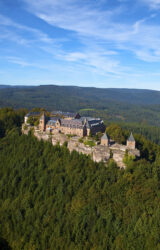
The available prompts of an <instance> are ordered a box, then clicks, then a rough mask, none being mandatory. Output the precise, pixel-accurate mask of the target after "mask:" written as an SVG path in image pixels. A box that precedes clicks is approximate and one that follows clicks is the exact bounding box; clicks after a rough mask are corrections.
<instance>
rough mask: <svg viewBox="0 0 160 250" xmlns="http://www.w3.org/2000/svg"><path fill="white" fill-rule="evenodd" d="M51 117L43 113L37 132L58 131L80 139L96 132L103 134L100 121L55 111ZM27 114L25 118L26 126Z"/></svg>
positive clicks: (30, 114)
mask: <svg viewBox="0 0 160 250" xmlns="http://www.w3.org/2000/svg"><path fill="white" fill-rule="evenodd" d="M51 114H52V116H46V114H45V112H43V114H42V115H41V117H40V120H39V130H40V131H46V132H54V131H58V132H61V133H64V134H71V135H77V136H80V137H83V136H89V135H95V134H96V133H97V132H102V133H103V132H104V131H105V125H104V122H103V120H102V119H100V118H92V117H81V116H80V114H79V113H70V112H62V111H55V112H52V113H51ZM29 116H32V113H29V114H27V115H26V116H25V119H24V121H25V123H26V124H27V121H28V118H29Z"/></svg>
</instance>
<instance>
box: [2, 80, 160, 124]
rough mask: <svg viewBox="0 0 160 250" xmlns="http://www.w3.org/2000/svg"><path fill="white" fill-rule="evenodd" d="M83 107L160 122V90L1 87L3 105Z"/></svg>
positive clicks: (110, 115)
mask: <svg viewBox="0 0 160 250" xmlns="http://www.w3.org/2000/svg"><path fill="white" fill-rule="evenodd" d="M5 106H12V107H14V108H28V109H32V108H33V107H44V108H46V109H47V110H57V109H58V110H63V111H80V112H81V113H82V114H85V115H96V116H101V117H103V118H104V119H106V120H122V121H123V120H125V121H131V122H132V121H136V122H137V121H138V122H149V123H150V124H152V125H154V124H156V125H157V124H160V114H159V110H160V91H153V90H139V89H113V88H107V89H101V88H93V87H91V88H89V87H86V88H84V87H76V86H56V85H42V86H29V87H28V86H27V87H26V86H20V87H19V86H14V87H13V86H12V87H10V86H7V87H4V86H2V85H1V87H0V107H5Z"/></svg>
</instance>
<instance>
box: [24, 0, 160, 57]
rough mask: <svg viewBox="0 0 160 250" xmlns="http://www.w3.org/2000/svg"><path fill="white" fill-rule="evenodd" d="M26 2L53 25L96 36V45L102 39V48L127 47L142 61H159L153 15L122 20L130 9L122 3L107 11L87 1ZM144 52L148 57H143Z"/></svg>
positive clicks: (159, 30) (159, 37)
mask: <svg viewBox="0 0 160 250" xmlns="http://www.w3.org/2000/svg"><path fill="white" fill-rule="evenodd" d="M144 1H148V3H150V4H151V6H159V4H160V0H144ZM25 2H26V3H27V4H28V6H29V9H30V11H31V12H32V13H34V14H35V15H36V16H38V17H39V18H41V19H43V20H44V21H45V22H47V23H49V24H50V25H53V26H56V27H59V28H62V29H65V30H68V31H73V32H75V33H77V35H78V36H79V38H80V39H82V38H84V37H88V38H90V39H94V42H95V44H97V43H99V41H101V42H103V45H102V44H101V46H102V47H103V48H105V47H106V46H105V45H104V44H105V43H108V44H107V46H108V47H109V46H110V47H111V49H112V50H113V48H112V47H115V48H119V49H121V50H123V49H124V50H127V51H129V52H130V53H133V54H134V55H135V56H136V57H138V58H139V59H141V60H144V61H149V59H151V61H153V59H154V61H159V55H157V51H159V43H160V26H159V25H153V24H149V20H150V19H153V18H154V15H151V16H149V17H147V18H144V19H140V20H135V21H132V22H123V21H120V20H121V17H122V16H123V15H125V13H126V11H127V9H125V8H124V7H121V6H120V7H116V8H110V9H109V10H107V11H105V10H103V9H102V8H96V7H97V6H95V4H93V5H92V6H91V5H90V4H84V1H82V2H81V4H80V3H79V1H76V0H67V1H66V0H62V1H50V0H46V1H42V0H37V1H31V0H25ZM87 3H88V1H87ZM115 17H116V18H115ZM111 43H112V46H111ZM86 45H87V44H86ZM139 51H142V52H143V53H139ZM144 52H145V53H147V54H148V57H145V56H144ZM75 53H77V52H75ZM80 59H81V58H80Z"/></svg>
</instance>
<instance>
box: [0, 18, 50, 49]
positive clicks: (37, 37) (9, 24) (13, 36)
mask: <svg viewBox="0 0 160 250" xmlns="http://www.w3.org/2000/svg"><path fill="white" fill-rule="evenodd" d="M0 25H1V27H2V28H3V34H2V33H1V34H0V38H1V39H2V38H3V39H6V38H7V39H9V38H10V40H12V41H15V42H17V43H21V44H26V45H27V44H28V45H29V44H30V43H31V42H35V41H39V42H43V43H53V42H54V40H53V39H51V38H50V37H49V36H48V35H47V34H45V33H43V32H42V31H40V30H38V29H35V28H31V27H28V26H25V25H22V24H19V23H17V22H14V21H13V20H11V19H10V18H8V17H5V16H3V15H1V14H0ZM7 28H8V29H7ZM9 28H14V33H13V31H12V30H11V29H9ZM19 31H25V32H28V33H30V34H32V38H30V39H26V38H24V37H25V36H23V35H22V34H20V33H19Z"/></svg>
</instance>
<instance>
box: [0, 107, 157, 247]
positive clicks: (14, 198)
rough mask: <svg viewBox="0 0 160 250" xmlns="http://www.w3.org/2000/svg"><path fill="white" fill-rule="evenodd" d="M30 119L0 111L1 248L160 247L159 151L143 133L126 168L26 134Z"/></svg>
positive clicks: (138, 137)
mask: <svg viewBox="0 0 160 250" xmlns="http://www.w3.org/2000/svg"><path fill="white" fill-rule="evenodd" d="M22 114H23V110H21V111H16V112H15V111H14V110H11V109H2V110H0V124H2V125H3V129H2V130H3V134H1V138H0V215H1V216H0V249H13V250H19V249H22V250H25V249H27V250H28V249H29V250H33V249H48V250H52V249H55V250H56V249H57V250H58V249H59V250H61V249H63V250H65V249H70V250H75V249H80V250H81V249H86V250H90V249H97V250H98V249H100V250H101V249H102V250H103V249H104V250H106V249H109V250H119V249H123V250H128V249H133V250H144V249H148V250H150V249H153V250H157V249H160V243H159V239H160V230H159V227H160V216H159V209H160V198H159V197H160V186H159V183H160V167H159V162H160V147H159V146H157V145H155V144H153V143H151V142H149V141H147V140H145V138H142V137H141V136H138V135H137V136H136V141H137V142H138V144H139V146H140V150H141V152H142V157H143V159H140V160H139V161H136V162H134V161H133V160H132V159H130V160H129V161H128V163H127V169H126V170H119V169H118V168H117V166H116V164H115V163H114V162H113V160H111V161H110V162H109V163H108V165H107V166H105V165H104V164H103V163H99V164H98V163H94V162H93V161H92V160H91V159H90V157H87V156H85V155H82V154H78V153H77V152H75V151H73V152H72V153H71V154H70V153H69V151H68V149H67V147H66V146H65V145H63V146H62V147H60V146H59V145H56V146H54V147H53V146H52V144H51V143H50V142H44V141H38V140H37V139H36V138H35V137H33V136H32V134H30V135H28V136H26V135H21V133H20V125H21V121H22ZM0 131H1V130H0ZM116 131H117V129H115V128H114V129H112V130H111V131H108V132H110V135H111V136H117V134H115V133H117V132H116ZM120 132H123V131H121V130H119V133H118V134H119V136H120V135H123V134H121V133H120Z"/></svg>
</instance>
